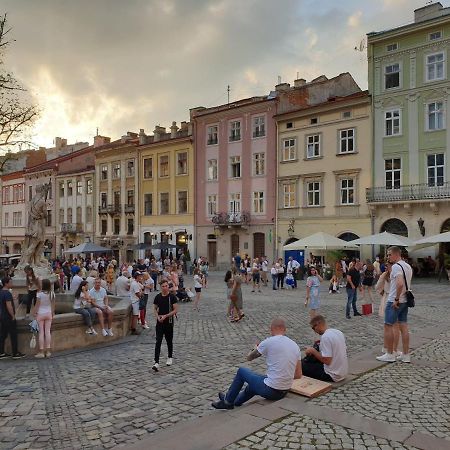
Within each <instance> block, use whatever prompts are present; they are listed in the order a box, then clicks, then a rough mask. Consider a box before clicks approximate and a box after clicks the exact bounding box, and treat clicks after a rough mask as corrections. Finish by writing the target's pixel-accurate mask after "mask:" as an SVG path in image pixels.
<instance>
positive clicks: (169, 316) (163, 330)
mask: <svg viewBox="0 0 450 450" xmlns="http://www.w3.org/2000/svg"><path fill="white" fill-rule="evenodd" d="M159 286H160V289H161V292H160V293H159V294H157V295H156V296H155V298H154V300H153V313H154V315H155V318H156V344H155V361H154V363H153V366H152V370H154V371H155V372H158V370H159V355H160V353H161V344H162V340H163V337H164V338H165V339H166V343H167V361H166V365H167V366H171V365H172V363H173V322H174V316H176V315H177V312H178V299H177V297H176V295H172V294H171V293H170V291H169V283H168V282H167V280H162V281H161V283H160V285H159Z"/></svg>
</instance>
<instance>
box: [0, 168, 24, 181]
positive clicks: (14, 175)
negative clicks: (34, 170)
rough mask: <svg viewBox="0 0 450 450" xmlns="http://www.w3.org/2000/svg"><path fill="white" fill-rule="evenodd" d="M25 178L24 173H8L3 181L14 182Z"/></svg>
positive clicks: (3, 176) (21, 171)
mask: <svg viewBox="0 0 450 450" xmlns="http://www.w3.org/2000/svg"><path fill="white" fill-rule="evenodd" d="M23 176H24V171H23V170H19V171H17V172H10V173H6V174H5V175H2V180H4V181H8V180H14V179H15V178H21V177H23Z"/></svg>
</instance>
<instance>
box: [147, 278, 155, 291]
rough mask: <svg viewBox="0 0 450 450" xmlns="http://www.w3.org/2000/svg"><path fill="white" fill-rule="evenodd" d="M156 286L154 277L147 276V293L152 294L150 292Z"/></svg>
mask: <svg viewBox="0 0 450 450" xmlns="http://www.w3.org/2000/svg"><path fill="white" fill-rule="evenodd" d="M154 288H155V282H154V281H153V279H152V278H147V279H146V280H145V281H144V293H145V294H150V292H152V290H153V289H154Z"/></svg>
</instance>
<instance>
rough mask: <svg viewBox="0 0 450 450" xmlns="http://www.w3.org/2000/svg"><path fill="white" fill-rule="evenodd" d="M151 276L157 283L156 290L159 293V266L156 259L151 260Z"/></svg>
mask: <svg viewBox="0 0 450 450" xmlns="http://www.w3.org/2000/svg"><path fill="white" fill-rule="evenodd" d="M150 276H151V277H152V280H153V282H154V283H155V290H156V291H157V290H158V289H157V284H158V264H157V263H156V259H155V258H151V259H150Z"/></svg>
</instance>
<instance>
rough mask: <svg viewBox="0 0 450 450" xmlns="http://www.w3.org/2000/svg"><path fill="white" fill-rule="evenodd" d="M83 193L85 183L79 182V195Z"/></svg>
mask: <svg viewBox="0 0 450 450" xmlns="http://www.w3.org/2000/svg"><path fill="white" fill-rule="evenodd" d="M82 193H83V183H82V181H81V180H77V195H81V194H82Z"/></svg>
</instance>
